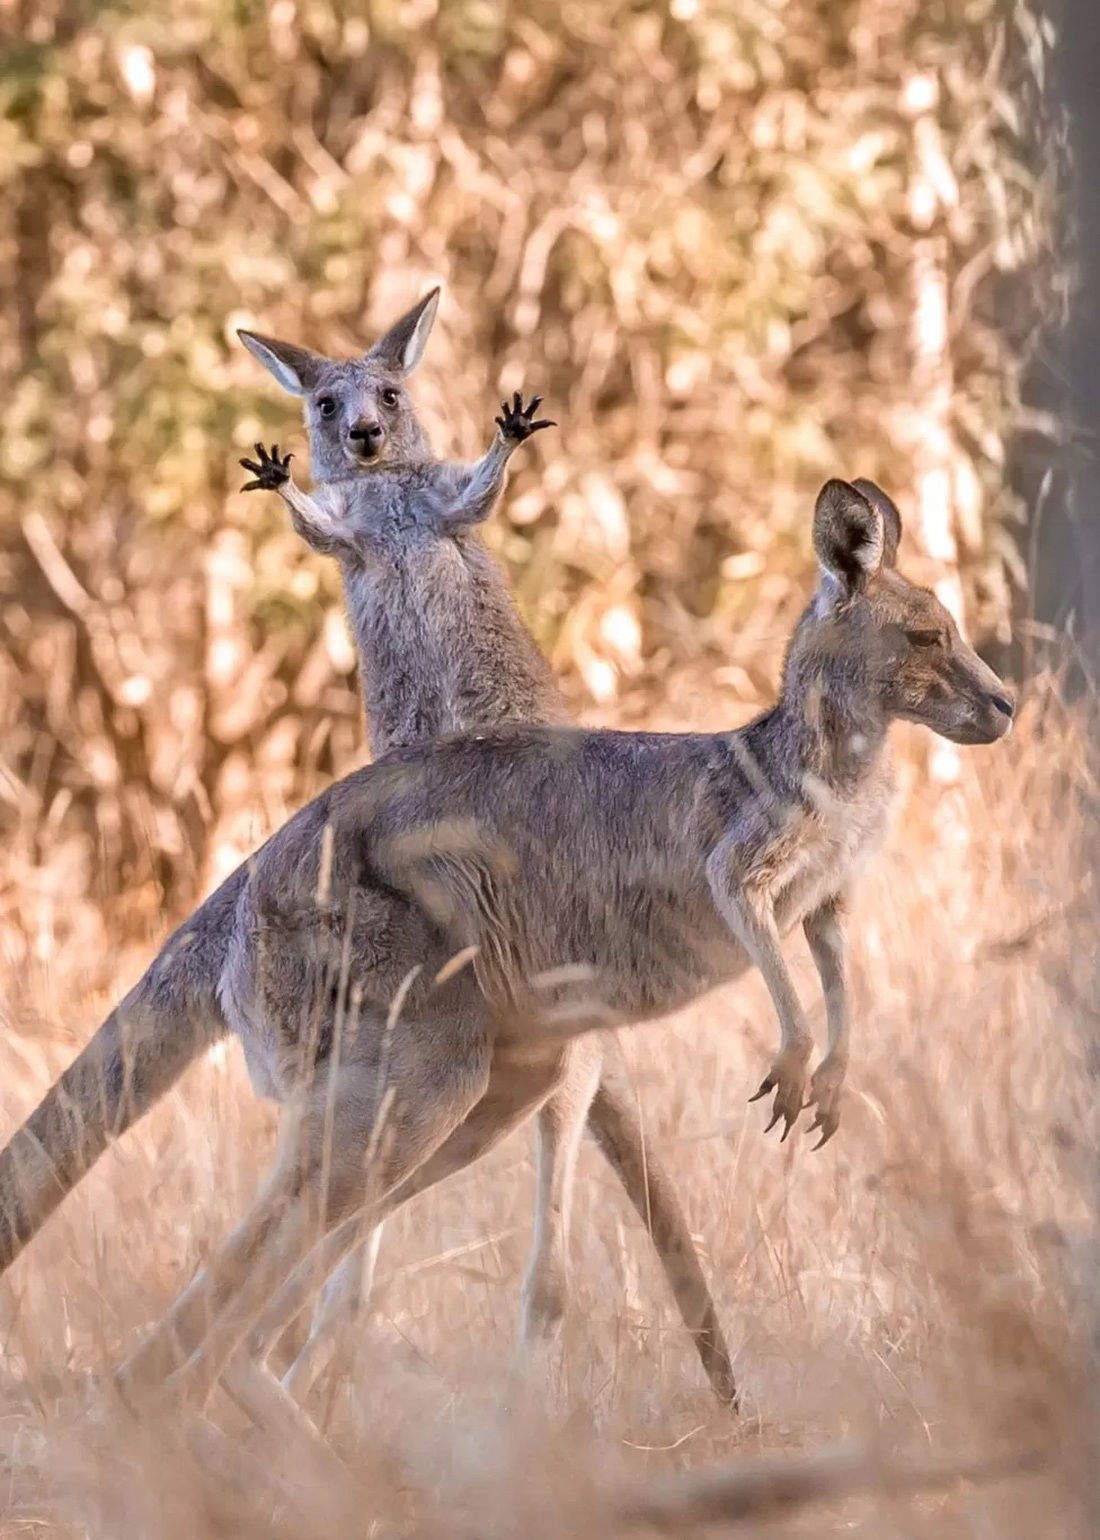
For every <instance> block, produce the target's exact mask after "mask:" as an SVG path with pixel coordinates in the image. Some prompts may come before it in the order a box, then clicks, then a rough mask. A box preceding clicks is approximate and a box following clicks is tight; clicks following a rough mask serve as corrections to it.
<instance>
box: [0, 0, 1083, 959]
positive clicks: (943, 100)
mask: <svg viewBox="0 0 1100 1540" xmlns="http://www.w3.org/2000/svg"><path fill="white" fill-rule="evenodd" d="M0 27H2V29H3V40H4V46H3V54H2V58H0V183H2V192H3V196H2V197H0V296H2V303H0V375H2V383H3V395H4V408H3V412H2V413H0V838H2V839H3V840H4V843H5V847H6V853H7V859H6V860H5V862H4V864H3V866H2V867H0V878H2V882H3V884H4V889H3V891H2V892H0V911H2V910H6V911H8V912H10V913H14V912H16V911H18V914H19V919H20V923H19V925H18V926H13V927H10V928H8V930H7V931H6V936H7V938H8V940H9V941H10V945H11V946H13V947H19V946H24V945H28V946H34V945H35V943H34V940H33V938H34V937H35V935H37V936H38V938H39V940H38V943H37V946H38V948H39V955H41V956H45V955H47V954H48V951H49V948H50V946H51V945H52V942H53V940H54V939H55V936H56V934H57V932H59V931H61V930H70V931H71V929H72V927H73V926H75V925H77V924H92V923H93V921H92V920H90V919H89V918H88V916H89V915H90V914H92V913H93V912H94V913H95V914H96V915H97V916H99V915H102V916H104V917H105V921H104V923H106V925H107V927H108V928H107V931H106V932H105V934H111V933H112V929H111V928H112V927H115V926H117V925H118V924H119V923H121V922H122V921H123V920H125V921H126V922H127V923H130V921H131V920H133V919H135V918H136V919H138V920H139V921H142V922H143V923H149V922H151V921H153V920H155V921H156V925H157V928H158V929H159V928H160V924H161V921H160V919H159V916H160V915H161V914H162V913H163V911H164V909H165V908H167V909H168V910H169V911H178V909H179V908H180V907H181V906H182V905H183V904H185V903H187V902H188V901H189V900H190V899H191V898H192V897H193V896H194V894H195V890H196V888H197V887H198V886H199V885H201V884H204V883H207V882H209V881H210V880H212V877H213V876H214V875H216V874H218V873H220V872H221V871H223V870H224V869H225V868H226V867H227V866H228V865H230V864H233V862H234V861H235V860H236V859H237V857H238V855H239V853H240V852H241V851H243V850H246V849H248V848H249V847H250V846H251V845H253V844H254V843H255V841H256V840H257V839H258V837H259V836H260V835H261V834H262V832H264V830H265V829H266V828H268V827H270V826H271V825H272V824H273V823H274V822H277V821H278V820H279V819H280V818H281V817H282V816H283V815H284V813H285V812H286V811H288V810H289V809H290V808H291V807H293V806H294V805H295V804H297V803H298V802H299V801H300V800H302V799H303V798H304V796H305V795H306V794H307V793H308V792H310V791H312V790H314V789H316V787H317V786H318V785H319V784H320V783H321V782H322V781H323V780H324V779H326V778H327V777H329V776H331V775H332V774H334V773H336V772H338V771H342V770H344V769H347V768H348V767H349V766H350V765H351V764H353V763H354V762H355V761H356V759H357V758H358V757H359V756H360V755H361V752H362V750H361V731H360V722H359V707H358V700H357V695H356V690H355V680H354V671H353V657H352V653H351V650H350V647H349V645H348V642H347V639H346V635H345V633H344V630H343V624H342V616H341V597H340V592H339V587H338V581H337V574H336V572H335V570H334V569H333V570H329V569H327V568H325V566H324V565H323V564H322V563H321V562H320V561H319V560H318V559H317V558H316V557H314V556H312V555H311V554H310V553H308V552H307V551H305V550H304V549H303V548H302V547H301V546H300V545H299V543H298V542H297V541H296V539H295V537H294V536H293V535H292V533H291V532H290V530H289V528H288V526H287V523H286V521H285V519H284V517H283V515H282V508H281V505H280V504H279V503H278V501H277V499H275V498H263V497H258V496H251V497H241V496H240V495H238V493H237V490H236V489H237V487H238V485H239V483H240V481H241V480H242V479H243V478H242V476H241V473H240V472H239V470H238V469H237V465H236V461H237V457H238V455H239V454H240V453H241V452H242V450H243V449H244V448H245V447H247V446H248V445H249V444H250V443H251V441H252V440H253V439H255V438H257V437H260V436H263V437H265V438H267V439H269V440H270V439H272V438H274V439H277V440H279V441H280V442H282V443H287V442H290V443H291V444H292V447H294V448H295V449H296V450H297V451H298V452H299V454H301V453H302V451H303V450H304V447H305V446H304V442H303V434H302V432H301V428H300V425H299V424H298V422H297V414H296V408H295V405H294V403H293V402H291V401H290V400H289V398H286V397H282V396H280V395H279V394H278V393H277V392H276V390H275V389H274V387H273V386H272V384H271V382H270V381H269V379H268V378H267V377H266V376H265V375H263V374H262V373H261V371H260V370H259V369H258V368H257V366H256V365H255V364H254V362H253V361H252V360H251V359H250V358H249V356H248V355H247V354H246V353H245V352H244V351H243V349H242V348H240V346H239V345H238V344H237V342H236V339H235V337H234V328H235V327H237V326H239V325H242V324H252V325H255V326H257V327H259V328H260V329H262V330H265V331H269V332H274V333H276V334H278V335H282V336H286V337H288V338H290V339H292V340H297V341H301V342H304V343H307V344H309V345H312V346H314V347H317V348H321V349H326V350H329V351H335V352H341V351H346V352H350V351H352V350H354V349H355V348H357V347H360V346H362V345H364V344H366V343H368V342H369V341H370V340H371V339H372V338H373V336H374V335H375V334H376V333H377V332H378V331H379V330H380V329H381V328H382V327H383V326H384V325H385V324H386V323H387V322H388V321H389V320H390V319H392V318H393V317H394V315H395V314H397V313H398V312H399V311H400V310H402V309H404V308H405V307H406V306H407V305H408V304H410V303H411V302H412V301H413V300H414V299H415V298H416V297H417V296H418V295H419V294H420V293H421V292H422V291H423V289H424V288H425V287H426V286H427V284H428V283H429V282H432V281H437V280H442V281H443V282H444V284H445V293H444V301H443V307H442V311H441V317H440V321H439V323H438V324H437V328H436V331H435V334H434V336H433V338H432V342H431V345H430V348H429V352H428V357H427V361H426V363H425V365H424V368H423V370H422V374H421V376H420V377H419V378H418V381H417V385H416V392H415V393H416V395H417V399H418V401H419V402H420V404H421V406H422V408H423V411H424V415H425V418H426V420H427V422H428V423H429V425H430V429H431V433H432V439H433V443H434V445H435V447H436V449H437V450H438V452H440V453H446V454H451V455H455V454H463V455H473V454H476V453H479V452H480V450H481V448H482V447H483V446H484V444H485V443H486V442H487V438H488V435H489V433H490V430H491V427H492V418H493V413H494V410H495V403H496V400H497V397H498V395H499V394H500V393H501V392H502V391H503V390H506V389H511V388H514V387H516V386H518V385H520V384H524V385H526V386H527V387H528V388H530V389H537V390H538V391H540V392H542V393H543V394H544V396H545V397H546V399H547V404H548V407H549V408H550V412H551V415H552V416H554V417H555V418H556V419H557V420H558V422H559V423H560V428H559V430H558V431H557V432H556V433H555V434H547V435H544V436H542V437H540V439H539V440H538V442H537V445H536V446H534V447H533V448H532V449H531V450H530V451H525V452H524V454H523V455H521V456H518V457H517V461H516V462H515V471H514V475H513V479H512V482H511V487H510V492H509V496H508V498H507V502H506V507H505V510H504V512H503V514H502V515H501V517H500V518H498V519H497V521H496V522H495V524H494V526H493V527H492V528H491V529H490V530H489V531H488V538H489V540H490V542H491V543H492V545H493V547H494V549H495V550H497V552H498V553H499V554H500V555H501V556H502V557H503V558H504V559H505V561H506V562H507V563H508V565H509V567H510V569H511V571H512V573H513V575H514V577H515V580H516V583H517V587H518V590H519V593H520V595H521V598H522V601H523V604H524V607H525V610H526V613H527V614H528V616H529V618H530V620H531V622H532V624H533V626H534V627H535V629H536V632H537V634H538V637H539V639H540V641H541V642H542V644H543V645H544V646H545V647H546V648H547V649H548V650H549V651H550V653H551V655H552V656H553V658H554V661H555V664H556V666H557V667H558V669H559V671H560V672H561V673H562V674H563V676H564V678H565V679H566V682H567V684H568V686H569V688H570V689H571V691H572V693H573V695H574V698H575V700H576V703H577V705H578V707H579V708H580V709H586V708H587V709H588V710H589V712H590V713H595V714H596V715H599V714H600V713H604V714H612V715H615V716H616V717H617V718H618V719H619V720H622V721H628V722H629V721H636V720H640V719H641V716H642V714H643V713H644V712H645V711H646V710H647V709H648V707H649V706H650V705H651V704H652V702H653V701H654V700H661V701H663V703H664V705H665V707H666V708H668V707H670V706H671V707H672V708H673V709H675V706H676V700H677V695H676V692H677V690H678V689H679V688H681V684H682V681H684V680H687V679H692V678H699V677H703V678H705V679H706V680H708V681H709V682H710V683H711V684H714V683H717V685H718V688H719V689H720V690H721V691H723V692H724V694H725V698H727V699H728V701H729V711H730V719H731V721H733V720H735V719H737V718H739V717H742V716H744V715H745V713H746V712H747V711H748V710H749V709H751V708H752V707H753V706H755V705H756V704H757V702H758V700H759V698H760V697H761V695H762V694H765V693H766V692H767V691H768V690H769V689H770V688H771V687H772V685H773V684H774V680H775V676H776V672H777V667H778V661H779V653H780V646H781V643H782V639H783V635H784V632H785V629H786V627H787V626H788V624H789V623H790V620H791V618H792V617H793V614H794V613H795V611H796V609H797V606H798V605H799V603H800V602H802V600H803V599H804V597H805V594H806V586H807V583H808V581H809V579H810V573H809V541H808V515H809V511H810V507H811V501H812V498H813V495H814V492H815V491H816V488H817V485H818V484H819V483H820V482H821V480H822V479H823V478H825V477H827V476H830V475H834V474H838V473H840V474H845V475H870V476H873V477H875V478H876V479H879V480H881V481H882V482H883V483H884V484H885V485H886V486H887V487H888V488H889V489H890V490H891V491H892V492H893V493H894V494H895V496H896V497H897V498H898V500H899V502H900V503H901V505H902V508H903V511H904V512H905V514H906V516H907V520H908V530H909V539H908V561H909V565H910V567H911V568H914V569H915V570H917V571H918V572H920V571H923V572H924V573H925V575H926V576H927V577H928V579H929V580H930V581H934V582H936V583H937V584H938V585H939V586H940V589H941V591H942V592H943V593H944V594H945V595H946V596H947V597H948V599H949V600H950V602H952V603H953V604H954V605H955V607H956V608H957V609H958V610H959V611H960V613H962V612H965V618H966V622H967V625H968V628H969V630H970V631H971V633H972V634H973V635H975V636H976V637H977V639H978V640H979V642H980V643H981V644H982V645H983V647H985V648H986V649H987V650H988V651H990V652H991V653H992V654H994V655H995V657H996V661H998V662H999V663H1000V664H1001V665H1002V666H1003V665H1004V664H1005V662H1006V660H1008V661H1009V662H1012V661H1014V662H1015V664H1016V666H1017V671H1018V667H1019V665H1020V663H1021V657H1020V654H1019V652H1018V651H1017V652H1015V653H1014V652H1013V651H1012V648H1011V642H1012V638H1013V637H1014V636H1015V637H1017V638H1019V637H1020V636H1021V635H1023V636H1026V635H1027V628H1026V625H1021V622H1026V621H1027V620H1028V618H1029V614H1030V611H1029V600H1028V597H1027V595H1028V588H1029V563H1030V561H1031V556H1032V553H1033V551H1034V549H1035V541H1036V523H1037V520H1036V517H1035V512H1034V510H1035V509H1036V508H1037V507H1040V506H1041V503H1042V496H1041V495H1040V492H1041V487H1042V478H1043V472H1044V467H1045V465H1046V463H1047V460H1048V458H1049V438H1048V427H1047V422H1046V417H1045V415H1044V407H1045V401H1044V397H1043V391H1042V390H1038V391H1036V390H1035V389H1034V388H1033V386H1034V382H1035V379H1036V378H1037V374H1036V367H1035V364H1034V360H1035V359H1036V357H1037V356H1038V357H1039V358H1040V363H1039V372H1040V373H1041V355H1037V354H1036V349H1035V343H1036V340H1037V339H1040V338H1041V337H1042V336H1043V329H1044V328H1045V327H1048V326H1050V325H1051V324H1052V323H1053V322H1056V321H1057V318H1058V313H1059V308H1060V299H1059V291H1060V276H1059V275H1060V267H1059V265H1058V263H1057V262H1056V260H1055V256H1056V254H1057V252H1058V239H1057V217H1058V216H1057V204H1056V200H1055V197H1054V193H1055V191H1056V189H1055V188H1054V186H1053V185H1052V183H1053V175H1054V174H1053V172H1052V171H1051V170H1050V169H1049V168H1050V167H1051V166H1053V165H1054V164H1056V160H1055V158H1052V156H1051V154H1050V146H1051V143H1052V140H1053V132H1054V131H1053V129H1052V127H1051V124H1050V122H1049V121H1048V116H1049V115H1048V108H1047V104H1046V96H1045V80H1046V72H1047V61H1048V50H1049V44H1050V39H1049V36H1048V33H1047V30H1046V28H1045V24H1044V22H1043V20H1042V17H1041V15H1040V12H1039V10H1038V9H1037V7H1036V5H1035V4H1032V3H1024V0H662V3H659V4H643V3H637V0H518V3H508V0H403V3H398V0H368V3H364V4H360V5H348V6H339V5H334V4H332V3H330V0H272V3H270V4H268V5H263V4H258V3H254V0H236V3H232V4H230V3H228V0H175V3H174V4H173V5H171V6H169V5H168V4H167V3H165V0H151V3H148V4H146V5H143V6H141V7H138V6H133V7H127V6H124V5H123V6H115V7H108V6H102V5H98V4H95V3H93V0H84V3H79V0H0ZM1044 168H1047V169H1044ZM1024 661H1026V660H1024ZM82 897H86V898H88V899H89V900H93V901H94V902H93V903H92V904H89V905H87V906H84V907H83V908H82V906H81V905H80V904H78V903H77V902H76V901H77V900H78V899H80V898H82ZM85 909H86V910H87V913H85ZM82 916H83V918H81V917H82ZM0 919H2V913H0ZM94 923H96V924H99V923H101V921H100V920H99V919H98V918H97V919H96V920H95V922H94ZM28 937H29V938H30V940H26V939H25V938H28ZM11 960H13V961H16V962H18V960H19V959H18V958H13V959H11Z"/></svg>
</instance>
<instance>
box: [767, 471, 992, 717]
mask: <svg viewBox="0 0 1100 1540" xmlns="http://www.w3.org/2000/svg"><path fill="white" fill-rule="evenodd" d="M813 539H814V550H815V552H816V554H817V559H818V562H819V564H820V568H821V579H820V582H819V584H818V588H817V592H816V594H815V595H814V599H813V603H812V604H811V605H810V608H809V609H808V610H807V611H806V614H805V615H804V616H803V618H802V621H801V622H800V624H799V627H798V630H797V631H796V632H795V635H794V638H793V639H792V642H791V647H790V650H789V653H788V657H787V668H786V676H785V677H786V679H787V681H788V684H789V686H790V687H793V688H794V689H802V690H808V689H811V688H813V686H814V685H815V684H816V685H817V687H818V690H819V691H820V693H821V696H822V697H823V698H824V700H826V701H827V700H829V699H830V698H832V699H833V700H837V701H838V702H839V700H840V699H843V700H844V701H845V702H846V703H847V704H848V705H849V706H850V708H851V709H853V710H854V711H855V712H856V713H857V714H866V716H867V717H868V718H877V719H878V720H879V721H881V722H882V723H883V724H884V725H885V724H886V723H888V722H890V721H893V720H899V719H900V720H904V721H909V722H919V723H921V724H922V725H923V726H925V727H930V728H931V729H932V731H933V732H936V733H939V734H940V735H941V736H942V737H944V738H949V739H950V740H951V741H952V742H953V743H961V744H973V743H994V742H995V741H996V740H997V739H998V738H1003V737H1004V735H1005V734H1006V733H1007V732H1008V731H1009V728H1010V727H1011V725H1012V718H1013V714H1014V712H1015V705H1014V702H1013V699H1012V696H1011V694H1010V693H1009V691H1008V690H1007V688H1006V687H1005V685H1004V684H1002V682H1001V681H1000V679H998V677H997V675H996V674H995V673H994V672H993V670H992V669H991V668H989V667H988V666H987V665H986V664H985V663H983V662H982V660H981V658H979V657H978V655H977V653H976V652H975V651H974V650H973V648H972V647H969V646H967V644H966V642H964V641H963V639H962V637H961V636H960V635H959V630H958V627H957V626H956V624H955V622H954V620H953V619H952V617H951V615H950V614H949V613H948V611H947V609H946V608H945V607H944V606H943V605H942V604H941V603H940V601H939V600H938V599H937V598H936V596H935V594H933V593H931V592H930V591H929V590H928V589H927V588H921V587H919V586H918V585H917V584H916V583H911V582H910V581H909V580H908V578H905V577H903V576H902V574H901V573H900V572H899V571H898V569H897V554H898V543H899V541H900V539H901V515H900V514H899V513H898V510H897V508H896V507H895V505H894V504H893V502H891V500H890V498H888V497H887V496H886V493H885V492H883V491H882V490H881V489H880V488H879V487H877V486H875V484H874V482H872V481H855V482H851V483H849V482H846V481H827V482H826V483H825V485H824V487H822V489H821V492H820V494H819V496H818V499H817V506H816V507H815V509H814V529H813Z"/></svg>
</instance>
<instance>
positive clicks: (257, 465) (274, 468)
mask: <svg viewBox="0 0 1100 1540" xmlns="http://www.w3.org/2000/svg"><path fill="white" fill-rule="evenodd" d="M256 455H257V458H256V459H255V460H242V461H241V462H240V464H241V465H242V466H243V467H244V469H245V470H246V471H251V473H252V475H253V476H254V477H255V480H254V481H246V482H245V484H244V486H243V487H242V488H241V491H242V492H256V491H260V492H277V491H278V490H279V488H280V487H281V486H284V485H285V484H286V483H287V482H288V481H289V480H290V462H291V460H293V458H294V456H293V455H292V454H287V455H284V456H283V458H282V459H281V460H280V458H279V446H278V444H272V446H271V453H270V454H268V452H267V450H266V449H265V448H264V446H263V445H262V444H257V445H256Z"/></svg>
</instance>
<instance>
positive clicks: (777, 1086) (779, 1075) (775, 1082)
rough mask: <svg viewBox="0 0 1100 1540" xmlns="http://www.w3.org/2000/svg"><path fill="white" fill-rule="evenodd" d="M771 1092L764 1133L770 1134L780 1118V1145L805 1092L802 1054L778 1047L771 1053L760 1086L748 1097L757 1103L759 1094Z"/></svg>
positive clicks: (798, 1109) (804, 1066)
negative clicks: (772, 1096)
mask: <svg viewBox="0 0 1100 1540" xmlns="http://www.w3.org/2000/svg"><path fill="white" fill-rule="evenodd" d="M773 1091H774V1092H775V1101H774V1103H773V1105H772V1115H771V1121H770V1122H769V1124H768V1126H767V1128H765V1130H764V1132H765V1133H766V1134H767V1133H770V1132H771V1130H772V1129H773V1128H774V1127H775V1125H776V1124H777V1123H778V1122H779V1120H780V1118H782V1119H783V1134H782V1137H781V1138H780V1141H779V1142H780V1144H782V1143H783V1142H784V1140H785V1139H786V1137H787V1135H788V1134H789V1133H790V1131H791V1129H792V1128H793V1127H794V1125H795V1123H796V1122H797V1121H798V1114H799V1113H800V1112H801V1111H802V1108H803V1105H804V1102H803V1098H804V1097H805V1094H806V1056H805V1054H802V1053H799V1052H794V1051H790V1050H786V1051H783V1050H781V1051H780V1052H779V1053H778V1054H776V1056H775V1061H774V1063H773V1064H772V1067H771V1069H770V1070H769V1071H768V1073H767V1074H766V1075H765V1076H764V1079H763V1080H762V1081H761V1083H760V1089H759V1090H758V1091H756V1092H755V1093H754V1095H752V1096H750V1097H749V1101H750V1102H757V1101H759V1100H760V1099H761V1097H764V1096H767V1095H769V1094H770V1093H771V1092H773Z"/></svg>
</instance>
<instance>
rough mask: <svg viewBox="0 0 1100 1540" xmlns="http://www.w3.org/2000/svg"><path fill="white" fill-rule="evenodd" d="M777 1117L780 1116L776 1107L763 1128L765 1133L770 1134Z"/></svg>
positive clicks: (777, 1119)
mask: <svg viewBox="0 0 1100 1540" xmlns="http://www.w3.org/2000/svg"><path fill="white" fill-rule="evenodd" d="M779 1117H780V1113H779V1109H778V1108H776V1110H775V1111H774V1112H773V1113H772V1115H771V1121H770V1122H769V1123H768V1125H767V1127H766V1128H765V1129H764V1132H765V1133H766V1134H770V1133H771V1131H772V1129H773V1128H774V1127H775V1125H776V1124H777V1123H778V1122H779Z"/></svg>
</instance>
